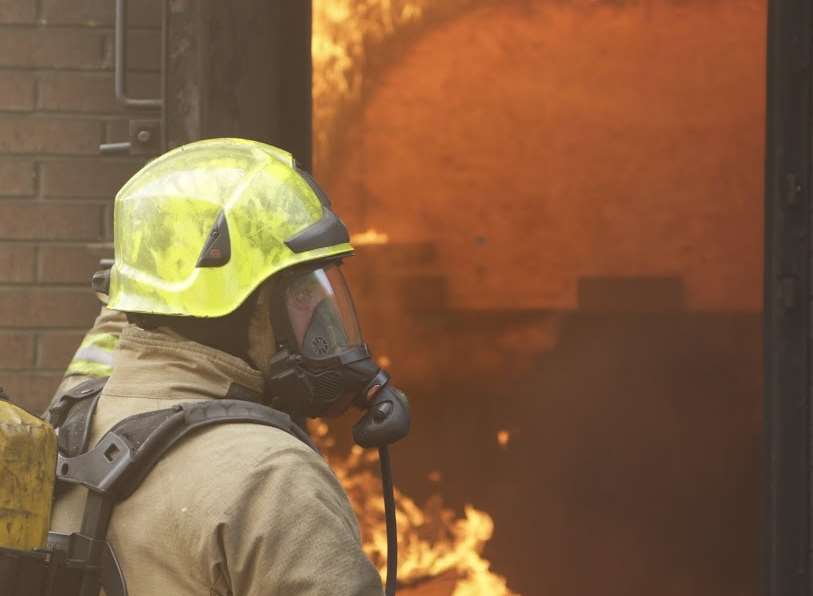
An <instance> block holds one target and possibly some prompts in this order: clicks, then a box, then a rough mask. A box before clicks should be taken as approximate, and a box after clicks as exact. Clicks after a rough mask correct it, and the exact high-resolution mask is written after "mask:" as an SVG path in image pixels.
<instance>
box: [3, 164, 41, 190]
mask: <svg viewBox="0 0 813 596" xmlns="http://www.w3.org/2000/svg"><path fill="white" fill-rule="evenodd" d="M35 192H36V171H35V169H34V162H33V161H31V160H30V159H2V158H0V196H4V195H6V196H17V197H21V196H26V195H33V194H34V193H35Z"/></svg>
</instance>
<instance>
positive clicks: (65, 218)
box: [0, 201, 102, 241]
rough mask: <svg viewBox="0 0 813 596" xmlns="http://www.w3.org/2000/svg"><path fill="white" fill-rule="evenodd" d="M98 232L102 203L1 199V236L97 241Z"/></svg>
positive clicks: (100, 224)
mask: <svg viewBox="0 0 813 596" xmlns="http://www.w3.org/2000/svg"><path fill="white" fill-rule="evenodd" d="M101 235H102V206H101V205H83V204H71V205H66V204H53V203H43V202H28V201H4V202H0V238H6V239H10V240H91V241H98V240H101Z"/></svg>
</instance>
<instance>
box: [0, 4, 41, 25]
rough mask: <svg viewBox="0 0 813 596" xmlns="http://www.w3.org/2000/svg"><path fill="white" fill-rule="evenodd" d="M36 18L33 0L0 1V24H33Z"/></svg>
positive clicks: (35, 5) (35, 6)
mask: <svg viewBox="0 0 813 596" xmlns="http://www.w3.org/2000/svg"><path fill="white" fill-rule="evenodd" d="M36 17H37V3H36V2H34V0H0V23H33V22H34V20H35V19H36Z"/></svg>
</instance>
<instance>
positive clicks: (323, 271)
mask: <svg viewBox="0 0 813 596" xmlns="http://www.w3.org/2000/svg"><path fill="white" fill-rule="evenodd" d="M267 283H268V284H269V286H268V288H267V290H268V291H266V292H264V293H261V298H260V300H259V301H258V308H260V309H267V316H268V318H269V320H270V323H271V327H272V328H273V330H274V338H275V343H276V345H275V351H274V353H273V356H271V358H270V361H269V362H268V365H267V366H266V367H264V368H265V369H266V370H264V371H263V372H264V373H265V377H266V388H267V392H268V394H269V396H270V405H271V406H272V407H275V408H278V409H280V410H284V411H286V412H289V413H291V414H292V415H295V416H306V417H322V416H326V417H333V416H338V415H340V414H342V413H344V412H345V411H347V409H348V408H349V407H350V406H352V405H355V406H357V407H359V408H362V409H366V410H368V412H367V414H366V415H365V417H364V418H362V420H361V421H359V423H358V424H357V425H356V427H354V430H353V434H354V438H355V439H356V442H357V443H359V444H361V445H362V446H365V447H375V446H380V445H382V444H387V443H392V442H394V441H397V440H398V439H400V438H402V437H403V436H405V435H406V434H407V432H408V431H409V405H408V402H407V400H406V396H404V394H403V393H402V392H400V391H398V390H397V389H395V388H394V387H392V386H391V385H390V384H389V375H388V374H387V373H386V372H385V371H383V370H382V369H381V368H379V366H378V365H377V364H376V363H375V361H374V360H373V358H372V356H371V354H370V352H369V350H368V348H367V345H366V344H365V343H364V341H363V339H362V335H361V330H360V327H359V324H358V319H357V317H356V311H355V307H354V306H353V300H352V298H351V295H350V290H349V288H348V286H347V282H346V281H345V278H344V276H343V275H342V272H341V269H340V265H339V263H338V262H335V261H334V262H331V263H328V264H323V265H311V266H304V267H299V268H292V269H291V270H287V271H284V272H282V273H279V274H277V275H275V276H274V277H273V278H272V279H271V280H269V282H267ZM264 289H266V288H264Z"/></svg>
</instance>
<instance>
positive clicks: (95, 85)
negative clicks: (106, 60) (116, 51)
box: [37, 71, 161, 112]
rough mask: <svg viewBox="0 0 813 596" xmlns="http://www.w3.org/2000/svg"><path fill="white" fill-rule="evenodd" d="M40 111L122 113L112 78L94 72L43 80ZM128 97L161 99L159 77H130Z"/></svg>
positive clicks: (48, 75)
mask: <svg viewBox="0 0 813 596" xmlns="http://www.w3.org/2000/svg"><path fill="white" fill-rule="evenodd" d="M38 84H39V93H38V101H37V108H39V109H40V110H51V111H71V112H122V111H123V110H124V109H123V108H122V107H121V106H120V105H119V104H118V103H117V102H116V97H115V93H114V90H113V75H112V74H110V73H94V72H76V71H74V72H52V73H44V74H42V75H41V76H40V78H39V81H38ZM127 84H128V90H127V93H128V94H129V95H130V96H132V97H158V96H159V95H160V93H161V81H160V78H159V76H158V75H157V74H143V73H136V74H131V75H129V76H128V78H127Z"/></svg>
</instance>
